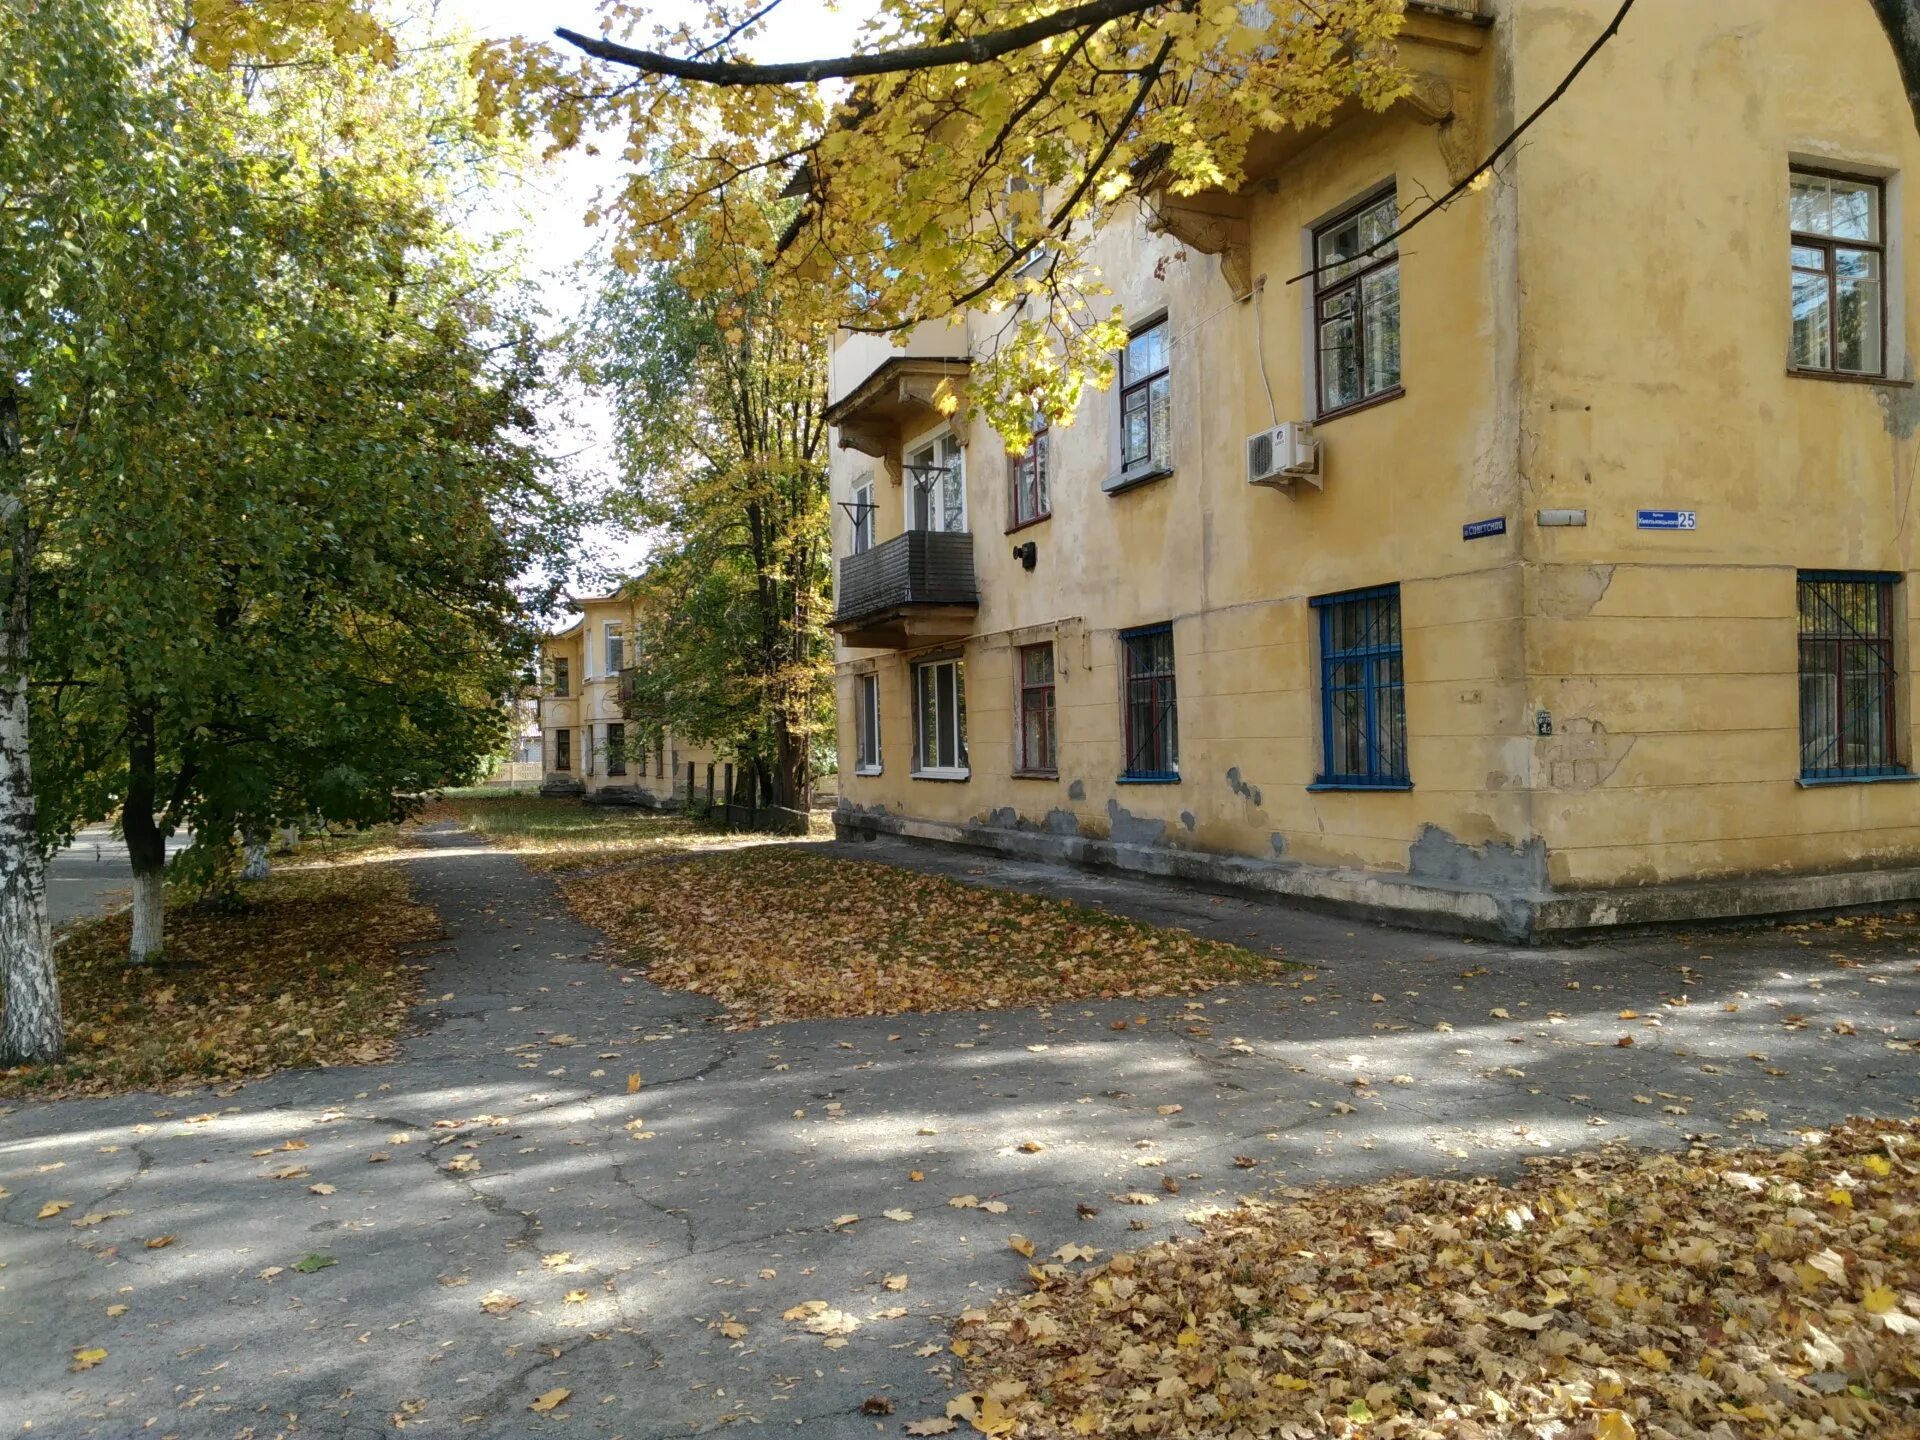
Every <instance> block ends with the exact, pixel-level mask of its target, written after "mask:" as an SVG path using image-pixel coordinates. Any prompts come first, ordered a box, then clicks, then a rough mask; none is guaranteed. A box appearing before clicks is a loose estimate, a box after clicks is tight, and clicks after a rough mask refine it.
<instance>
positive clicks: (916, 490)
mask: <svg viewBox="0 0 1920 1440" xmlns="http://www.w3.org/2000/svg"><path fill="white" fill-rule="evenodd" d="M907 480H908V482H909V483H911V484H912V486H913V528H914V529H916V530H947V531H952V532H954V533H958V532H960V531H963V530H965V529H966V528H967V480H966V467H965V465H964V463H963V462H962V460H961V456H960V442H959V441H958V440H957V439H955V438H954V437H953V436H952V435H942V436H941V437H940V438H939V439H937V440H934V441H932V442H930V443H929V444H926V445H922V446H921V447H920V448H919V449H917V450H915V451H914V452H913V453H912V454H911V455H909V456H907Z"/></svg>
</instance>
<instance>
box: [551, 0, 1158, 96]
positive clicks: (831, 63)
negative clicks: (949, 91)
mask: <svg viewBox="0 0 1920 1440" xmlns="http://www.w3.org/2000/svg"><path fill="white" fill-rule="evenodd" d="M1164 3H1166V0H1087V3H1085V4H1081V5H1074V6H1070V7H1068V8H1067V9H1065V10H1056V11H1055V12H1054V13H1053V14H1051V15H1042V16H1041V17H1039V18H1038V19H1036V20H1028V21H1026V22H1025V23H1024V24H1020V25H1010V26H1008V27H1007V28H1006V29H1005V30H991V31H988V32H987V33H986V34H984V35H970V36H968V37H967V38H966V39H964V40H954V41H951V42H949V43H947V44H944V45H910V46H908V47H906V48H905V49H902V50H881V51H878V52H876V53H874V54H871V55H841V56H837V57H835V58H834V59H831V60H795V61H789V62H787V63H784V64H778V65H755V64H751V63H748V62H744V61H732V60H694V59H685V58H682V57H680V56H677V55H663V54H661V53H660V52H659V51H657V50H636V49H634V48H633V47H632V46H630V45H621V44H619V43H617V42H616V41H612V40H596V39H595V38H594V37H592V36H591V35H582V34H580V32H579V31H577V30H567V29H564V28H563V29H559V30H555V31H554V32H553V33H554V34H555V35H556V36H558V37H559V38H560V39H562V40H564V41H566V42H567V43H568V44H569V45H572V46H574V47H575V48H576V49H579V50H584V51H585V52H586V53H587V54H589V55H591V56H593V57H594V58H596V59H599V60H605V61H608V62H609V63H611V64H614V65H625V66H628V67H629V68H631V69H634V70H638V71H640V72H641V73H642V74H646V75H670V76H672V77H673V78H674V79H676V80H697V81H700V82H701V83H702V84H707V85H807V84H812V83H813V82H815V81H818V80H847V79H853V78H855V77H857V76H862V75H894V74H898V73H899V72H901V71H903V70H931V69H935V68H937V67H939V66H942V65H979V64H982V63H984V62H986V61H988V60H993V59H997V58H998V57H999V56H1002V55H1009V54H1012V53H1013V52H1014V51H1015V50H1024V49H1026V48H1027V47H1028V46H1029V45H1037V44H1039V43H1040V42H1041V41H1042V40H1049V39H1052V38H1053V37H1054V36H1055V35H1064V34H1066V33H1067V32H1068V31H1069V30H1079V29H1082V28H1084V27H1086V26H1089V25H1093V26H1098V25H1104V24H1106V23H1107V22H1108V21H1109V20H1118V19H1120V18H1121V17H1122V16H1125V15H1137V14H1140V13H1142V12H1143V11H1147V10H1152V9H1155V8H1157V7H1159V6H1160V5H1162V4H1164Z"/></svg>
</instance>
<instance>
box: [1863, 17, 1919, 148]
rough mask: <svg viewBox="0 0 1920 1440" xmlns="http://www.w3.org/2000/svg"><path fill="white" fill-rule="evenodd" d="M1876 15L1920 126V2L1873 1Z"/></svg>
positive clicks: (1915, 119) (1908, 102) (1909, 103)
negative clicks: (1897, 65)
mask: <svg viewBox="0 0 1920 1440" xmlns="http://www.w3.org/2000/svg"><path fill="white" fill-rule="evenodd" d="M1873 13H1874V14H1876V15H1878V16H1879V17H1880V27H1881V28H1882V29H1883V30H1885V31H1886V32H1887V41H1888V43H1889V44H1891V45H1892V46H1893V58H1894V59H1895V60H1896V61H1897V62H1898V63H1899V66H1900V81H1901V84H1902V85H1904V86H1905V87H1906V91H1907V106H1908V108H1909V109H1911V110H1912V111H1913V118H1914V123H1915V124H1917V125H1920V0H1873Z"/></svg>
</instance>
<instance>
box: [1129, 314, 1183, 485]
mask: <svg viewBox="0 0 1920 1440" xmlns="http://www.w3.org/2000/svg"><path fill="white" fill-rule="evenodd" d="M1149 330H1165V331H1166V332H1167V335H1166V339H1165V341H1164V342H1163V344H1162V346H1161V349H1162V350H1163V351H1164V352H1165V354H1166V363H1165V364H1164V365H1162V366H1161V367H1160V368H1159V369H1158V370H1153V371H1149V372H1148V373H1147V374H1145V375H1140V376H1134V375H1130V374H1128V373H1127V352H1128V351H1129V350H1131V349H1132V348H1133V342H1134V341H1135V340H1138V339H1139V338H1140V337H1141V336H1142V335H1145V334H1146V333H1147V332H1148V331H1149ZM1161 379H1164V380H1165V381H1166V382H1167V455H1166V460H1165V462H1164V463H1158V464H1157V463H1155V461H1154V458H1153V456H1154V451H1155V449H1156V448H1157V447H1156V446H1155V445H1154V443H1153V441H1154V431H1153V388H1152V387H1153V382H1154V381H1156V380H1161ZM1141 390H1144V391H1146V392H1147V453H1146V454H1145V455H1143V456H1142V457H1141V458H1140V459H1138V460H1135V461H1129V460H1128V459H1127V397H1128V396H1130V395H1132V394H1134V393H1135V392H1137V391H1141ZM1173 403H1174V402H1173V330H1172V326H1171V325H1170V323H1169V319H1168V317H1167V316H1165V315H1161V316H1158V317H1157V318H1155V319H1152V320H1149V321H1147V322H1146V324H1144V325H1137V326H1135V327H1134V328H1133V329H1132V330H1130V331H1128V332H1127V343H1126V344H1125V345H1124V346H1122V347H1121V350H1120V473H1121V474H1123V475H1133V474H1137V473H1140V472H1142V471H1160V470H1171V469H1172V468H1173V431H1174V428H1175V426H1174V419H1173Z"/></svg>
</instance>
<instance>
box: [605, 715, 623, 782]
mask: <svg viewBox="0 0 1920 1440" xmlns="http://www.w3.org/2000/svg"><path fill="white" fill-rule="evenodd" d="M626 773H627V727H626V726H625V725H621V724H618V723H612V724H609V725H608V726H607V774H609V775H624V774H626Z"/></svg>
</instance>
